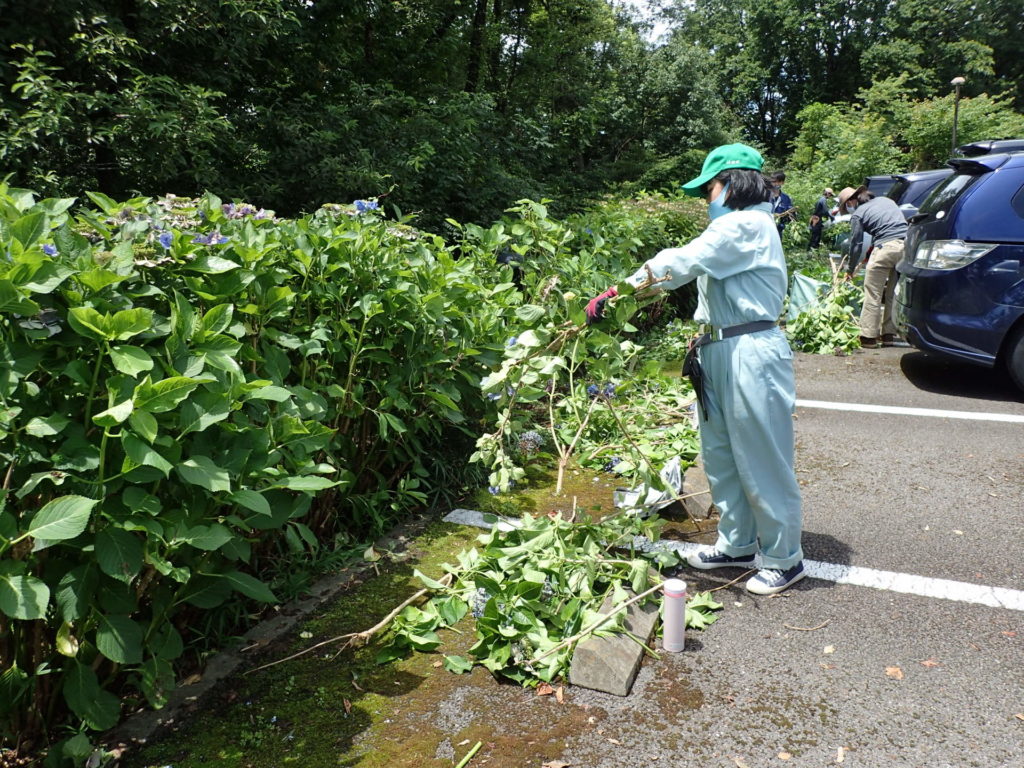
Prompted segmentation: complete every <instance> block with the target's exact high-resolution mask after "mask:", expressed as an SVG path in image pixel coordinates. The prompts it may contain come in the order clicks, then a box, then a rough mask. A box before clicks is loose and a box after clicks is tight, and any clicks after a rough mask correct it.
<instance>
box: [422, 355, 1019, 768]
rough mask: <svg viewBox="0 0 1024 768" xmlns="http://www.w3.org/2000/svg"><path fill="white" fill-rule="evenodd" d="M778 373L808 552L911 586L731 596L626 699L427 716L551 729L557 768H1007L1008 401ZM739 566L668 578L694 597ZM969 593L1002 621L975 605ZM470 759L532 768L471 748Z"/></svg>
mask: <svg viewBox="0 0 1024 768" xmlns="http://www.w3.org/2000/svg"><path fill="white" fill-rule="evenodd" d="M796 368H797V394H798V398H799V402H798V407H797V414H796V418H797V421H796V432H797V473H798V477H799V479H800V482H801V486H802V490H803V500H804V536H803V544H804V550H805V556H806V558H808V560H813V561H818V562H820V563H822V564H833V565H835V566H837V567H838V568H839V569H840V570H843V569H846V570H850V569H853V570H857V571H858V572H864V573H879V574H884V575H886V578H883V579H881V580H880V581H879V586H880V587H882V586H884V585H886V584H889V583H904V582H906V583H909V584H910V585H911V586H910V587H909V588H908V590H905V591H893V589H890V588H887V587H886V588H876V587H871V586H861V585H858V584H851V583H842V580H836V579H832V580H830V579H825V578H807V579H805V580H804V581H803V582H801V583H799V584H797V585H796V586H794V587H793V588H792V589H790V590H789V591H788V592H786V593H783V594H782V595H778V596H775V597H767V598H766V597H754V596H752V595H749V594H747V593H746V592H745V591H744V590H743V589H742V582H740V583H739V584H737V585H734V586H731V587H728V588H726V589H723V590H721V591H718V592H716V593H715V594H716V596H717V597H718V598H719V599H721V600H722V602H724V604H725V608H724V609H723V611H722V612H721V618H720V619H719V621H718V622H717V623H716V624H714V625H713V626H712V627H711V628H709V629H708V630H706V631H705V632H691V633H688V638H687V648H686V650H685V651H683V652H682V653H678V654H664V655H663V657H662V658H661V659H660V660H653V659H648V660H646V661H645V662H644V664H643V666H642V668H641V671H640V674H639V676H638V678H637V681H636V683H635V684H634V687H633V691H632V693H631V694H630V696H628V697H625V698H619V697H615V696H610V695H606V694H601V693H597V692H594V691H588V690H585V689H582V688H577V687H574V688H571V689H569V690H568V691H567V694H566V696H565V701H564V703H563V704H561V705H558V704H556V703H555V702H554V701H553V697H537V696H534V695H532V694H530V693H529V692H525V691H515V692H513V691H510V690H509V689H508V688H507V687H501V689H500V690H495V689H493V688H490V689H489V688H488V687H481V688H477V689H474V690H473V691H472V692H469V693H467V692H463V693H461V694H460V698H459V700H458V701H457V702H456V701H454V700H453V701H450V702H442V704H441V708H440V710H439V712H440V715H441V716H442V717H444V716H449V717H456V718H457V722H458V723H461V724H467V723H470V722H474V721H475V722H478V723H479V722H481V721H483V722H486V723H487V724H488V727H489V728H490V730H491V733H492V734H493V738H494V739H495V740H497V741H499V742H501V743H505V744H507V743H508V741H506V740H508V739H516V737H517V736H518V737H519V738H521V739H524V740H525V741H524V742H523V743H525V744H531V745H532V744H535V743H537V742H536V741H535V740H526V739H528V738H532V739H536V738H537V734H538V733H543V732H544V730H545V727H554V725H553V724H554V723H556V722H559V721H560V722H566V721H567V718H569V719H570V720H571V721H572V722H574V723H576V726H574V728H573V729H570V730H569V732H566V731H565V730H564V729H559V731H558V733H557V735H556V734H555V733H554V732H552V733H551V739H550V743H548V744H547V747H546V748H545V750H544V754H545V755H548V756H552V757H553V756H556V755H557V759H554V760H549V761H548V762H547V763H544V765H547V766H556V767H557V768H560V767H562V766H572V768H631V767H632V766H637V767H639V766H658V765H665V766H668V765H674V766H702V767H704V766H725V767H726V768H762V767H764V766H833V765H843V766H845V767H847V768H854V767H856V768H903V767H904V766H907V767H913V768H944V767H945V766H950V767H951V768H952V767H954V766H955V767H956V768H967V767H969V766H978V767H979V768H981V767H984V768H1024V562H1022V552H1024V546H1022V545H1024V402H1022V398H1021V396H1020V394H1019V393H1017V392H1016V391H1015V390H1014V389H1013V387H1012V385H1011V384H1010V383H1009V381H1008V380H1007V379H1006V377H1005V376H1004V375H1002V374H1000V373H999V372H998V371H989V370H986V369H983V368H975V367H971V366H966V365H963V366H961V365H957V364H954V363H948V362H944V361H941V360H938V359H934V358H930V357H927V356H925V355H923V354H921V353H919V352H917V351H914V350H909V349H897V348H888V349H879V350H864V351H860V352H858V353H856V354H854V355H852V356H848V357H829V356H810V355H798V356H797V361H796ZM860 406H868V408H863V407H860ZM875 406H884V407H885V408H887V409H889V410H887V411H884V412H878V411H877V410H872V409H871V407H875ZM837 408H842V410H838V409H837ZM943 412H945V414H955V416H950V415H944V413H943ZM741 573H742V571H739V570H736V571H732V570H722V571H715V572H697V571H689V572H686V571H684V573H683V574H682V576H683V578H686V579H687V581H688V582H689V583H690V587H691V590H704V589H710V588H714V587H717V586H721V585H724V584H726V583H727V582H729V581H730V580H732V579H733V578H735V577H737V576H739V575H740V574H741ZM911 577H913V578H911ZM922 584H923V585H926V586H927V585H929V584H940V585H941V586H942V589H939V590H938V592H939V593H941V594H943V595H945V597H941V598H940V597H934V596H930V595H932V594H934V592H935V590H932V591H929V589H927V588H924V589H922V588H920V587H921V585H922ZM986 587H988V588H996V591H999V592H1000V594H1001V595H1003V599H1004V602H1003V603H1000V605H1009V606H1011V607H993V605H991V604H984V603H983V602H979V601H978V600H977V599H976V596H977V594H978V591H979V590H978V588H986ZM982 591H984V590H982ZM555 707H559V709H558V710H556V709H554V708H555ZM545 723H547V724H549V725H548V726H545ZM453 724H454V723H453ZM458 731H459V728H457V727H455V728H453V729H452V731H451V733H452V737H453V738H455V737H456V736H457V733H458ZM453 743H455V742H453ZM500 751H501V750H498V752H500ZM475 760H476V759H475ZM479 760H482V761H484V762H481V763H480V765H481V766H483V765H485V764H486V765H488V766H489V768H495V767H496V766H515V765H524V766H531V767H532V768H539V765H538V762H539V761H536V760H535V759H527V757H526V756H525V755H522V756H518V757H517V755H516V754H515V753H512V754H504V755H502V754H498V753H496V752H495V751H494V750H492V749H488V748H487V747H486V746H485V748H484V750H482V751H481V753H480V755H479ZM472 765H473V766H474V768H475V765H476V762H474V763H473V764H472Z"/></svg>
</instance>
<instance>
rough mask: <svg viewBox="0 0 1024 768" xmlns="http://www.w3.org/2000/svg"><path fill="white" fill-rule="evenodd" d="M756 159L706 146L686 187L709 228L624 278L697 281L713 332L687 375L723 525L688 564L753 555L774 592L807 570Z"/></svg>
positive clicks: (788, 368) (674, 284)
mask: <svg viewBox="0 0 1024 768" xmlns="http://www.w3.org/2000/svg"><path fill="white" fill-rule="evenodd" d="M763 163H764V160H763V159H762V158H761V155H760V154H758V152H757V151H756V150H754V149H752V148H751V147H748V146H746V145H744V144H727V145H725V146H721V147H718V148H717V149H715V150H712V151H711V152H710V153H709V154H708V156H707V158H706V159H705V160H704V167H703V169H702V170H701V173H700V175H699V176H698V177H697V178H695V179H693V180H692V181H689V182H687V183H686V184H684V185H683V191H684V193H685V194H687V195H690V196H692V197H698V196H702V197H704V199H705V200H706V201H707V203H708V216H709V217H710V218H711V223H710V224H709V225H708V227H707V229H705V230H704V232H703V233H701V234H700V235H699V236H697V237H696V238H695V239H693V240H691V241H690V242H689V243H686V244H685V245H683V246H680V247H678V248H666V249H665V250H662V251H659V252H658V253H657V254H656V255H655V256H654V257H653V258H651V259H650V260H649V261H647V262H646V263H645V264H644V265H643V266H642V267H641V268H640V269H639V270H637V271H636V272H635V273H634V274H633V275H632V276H630V277H628V278H626V282H627V283H629V284H631V285H633V286H634V287H637V286H648V285H650V279H651V276H653V279H655V280H660V281H661V282H659V283H657V284H656V286H655V289H656V290H671V289H674V288H678V287H679V286H681V285H684V284H686V283H689V282H691V281H693V280H696V281H697V294H698V303H697V311H696V313H695V314H694V317H695V319H696V320H697V321H698V322H701V323H709V324H710V330H709V332H708V333H705V334H704V335H702V336H700V337H698V338H697V339H695V340H694V341H693V343H692V344H691V348H690V352H689V353H688V354H687V363H686V365H684V371H686V372H687V374H688V375H689V376H690V378H691V381H693V384H694V392H695V393H696V394H697V398H698V404H699V407H698V409H697V410H698V421H699V425H700V436H701V454H702V457H703V459H704V468H705V471H706V472H707V476H708V481H709V484H710V486H711V498H712V500H713V501H714V503H715V506H716V507H717V509H718V511H719V515H720V517H719V522H718V541H717V543H716V544H715V545H714V546H710V547H704V548H703V549H701V550H700V551H698V552H697V553H695V554H693V555H690V556H689V557H688V558H687V562H688V563H689V565H690V566H691V567H693V568H698V569H700V570H708V569H712V568H728V567H741V568H753V567H754V555H755V554H756V553H757V552H758V551H760V554H761V567H760V570H759V571H758V572H757V574H756V575H755V576H753V577H751V578H750V579H749V580H748V581H747V582H746V588H747V590H748V591H750V592H752V593H754V594H757V595H773V594H776V593H778V592H781V591H783V590H784V589H787V588H789V587H790V586H792V585H793V584H795V583H796V582H797V581H799V580H800V579H802V578H803V577H804V575H805V574H804V567H803V551H802V549H801V544H800V536H801V525H802V511H801V499H800V486H799V485H798V484H797V479H796V474H795V472H794V468H793V455H794V438H793V408H794V405H795V403H796V385H795V381H794V374H793V352H792V350H791V349H790V346H789V343H788V342H787V340H786V336H785V334H784V333H783V332H782V330H781V329H780V328H779V327H778V324H777V320H778V318H779V316H780V314H781V313H782V304H783V301H784V299H785V297H786V287H787V274H786V259H785V256H784V255H783V252H782V242H781V241H780V240H779V237H778V233H777V230H776V228H775V219H774V217H773V216H772V204H771V202H770V201H771V193H772V188H771V186H770V185H769V183H768V181H767V179H766V178H765V177H764V176H763V175H762V174H761V166H762V164H763ZM648 270H650V272H648ZM666 278H667V279H666ZM617 295H618V291H617V289H616V288H614V287H613V288H609V289H608V290H607V291H605V292H604V293H602V294H600V295H599V296H596V297H594V298H593V299H592V300H591V301H590V303H589V304H587V308H586V312H587V322H588V323H592V322H597V321H598V320H600V319H601V318H602V317H603V313H604V307H605V303H606V302H607V301H608V300H609V299H610V298H612V297H614V296H617Z"/></svg>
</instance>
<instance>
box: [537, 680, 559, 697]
mask: <svg viewBox="0 0 1024 768" xmlns="http://www.w3.org/2000/svg"><path fill="white" fill-rule="evenodd" d="M554 692H555V689H554V688H552V687H551V686H550V685H548V684H547V683H541V684H540V685H538V686H537V695H538V696H550V695H551V694H552V693H554Z"/></svg>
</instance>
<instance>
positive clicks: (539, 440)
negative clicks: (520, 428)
mask: <svg viewBox="0 0 1024 768" xmlns="http://www.w3.org/2000/svg"><path fill="white" fill-rule="evenodd" d="M542 445H544V438H543V437H542V436H541V435H540V433H539V432H536V431H534V430H532V429H531V430H529V431H528V432H523V434H521V435H520V436H519V450H520V452H522V453H523V454H525V455H526V456H533V455H534V454H535V453H537V452H538V451H539V450H540V449H541V446H542Z"/></svg>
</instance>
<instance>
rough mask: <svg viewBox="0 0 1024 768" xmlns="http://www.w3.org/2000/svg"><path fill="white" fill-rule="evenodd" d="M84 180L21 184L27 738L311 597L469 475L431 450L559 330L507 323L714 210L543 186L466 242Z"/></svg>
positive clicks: (8, 288) (20, 622) (6, 365)
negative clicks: (349, 558)
mask: <svg viewBox="0 0 1024 768" xmlns="http://www.w3.org/2000/svg"><path fill="white" fill-rule="evenodd" d="M88 197H89V199H90V201H91V203H92V205H89V206H83V207H80V208H77V209H75V208H74V207H73V206H74V203H75V201H74V200H71V199H55V198H51V199H44V200H37V198H36V196H35V195H34V194H33V193H31V192H29V191H27V190H24V189H17V188H11V187H8V186H6V185H0V245H2V247H3V249H4V252H5V254H6V255H7V261H6V262H5V263H6V264H7V266H6V268H5V270H3V271H2V273H0V370H2V371H3V375H2V376H0V396H2V397H3V403H4V408H3V411H2V413H0V428H2V430H3V434H2V438H3V440H2V442H0V457H2V459H3V461H4V464H5V466H6V467H7V470H6V477H7V487H8V488H9V491H8V492H7V493H6V494H5V496H4V498H3V506H2V507H0V555H2V556H3V560H2V561H0V622H2V626H3V628H4V633H3V634H2V635H0V644H2V651H3V655H4V658H5V659H10V660H11V662H12V665H11V667H10V669H9V670H8V672H7V673H6V674H5V676H4V682H3V684H4V686H5V691H6V694H7V695H5V697H4V700H5V702H10V704H9V705H7V706H6V708H5V709H4V710H3V711H2V712H0V714H2V716H3V720H2V721H0V722H2V727H3V729H4V734H5V738H6V737H8V736H11V735H13V734H15V733H20V734H30V733H31V734H34V733H38V732H40V731H42V730H44V729H45V728H46V727H48V726H51V725H54V724H56V723H58V722H62V721H68V722H71V723H82V724H84V726H85V727H86V728H88V729H94V730H99V729H105V728H107V727H110V726H111V725H112V724H113V723H115V722H116V721H117V719H118V718H119V714H120V707H121V703H120V699H119V698H118V695H117V694H119V693H124V692H125V691H126V690H128V689H134V690H136V691H137V692H138V696H139V697H141V698H142V699H144V700H145V701H146V702H147V703H148V704H149V705H150V706H154V707H160V706H162V705H163V703H164V702H165V701H166V696H167V693H168V692H169V690H170V689H171V688H172V687H173V682H174V677H175V674H174V668H175V664H176V662H178V660H180V659H181V658H182V657H183V654H185V653H186V652H187V651H189V650H194V649H196V648H197V646H198V645H199V644H201V643H203V642H207V641H206V640H205V639H204V637H203V635H204V634H205V633H207V632H208V633H211V634H212V635H216V634H217V633H224V632H228V631H233V630H234V629H235V628H236V626H237V625H233V624H232V622H233V621H235V622H237V621H238V620H239V619H240V618H241V611H242V610H243V607H242V605H241V602H242V601H253V602H254V603H256V604H261V603H264V604H265V603H273V602H276V600H277V596H278V595H277V592H276V590H272V589H271V586H272V585H271V584H268V583H267V579H268V577H271V578H273V577H274V574H279V579H280V580H281V581H284V582H285V583H286V584H288V592H292V591H294V590H295V589H297V588H298V587H299V584H300V582H296V581H295V579H294V577H293V576H292V575H291V573H290V572H292V571H294V570H296V568H295V567H294V566H289V564H294V563H296V562H297V561H299V560H307V559H309V560H319V561H322V562H328V561H329V560H330V557H331V551H332V549H333V547H335V546H337V547H340V548H341V549H342V550H344V551H351V549H352V548H353V546H354V541H356V540H358V539H359V538H360V537H365V536H368V535H374V534H376V533H378V532H380V531H381V530H382V529H383V528H385V527H386V526H389V525H390V524H392V523H393V522H394V521H395V520H396V519H398V518H400V517H402V516H403V515H405V514H407V513H408V512H409V511H410V510H412V509H415V508H420V507H422V506H423V505H424V504H427V503H429V502H430V500H431V499H432V498H434V497H436V496H437V495H438V494H440V493H443V492H445V491H444V488H443V487H442V485H445V486H450V485H453V484H454V485H455V486H456V487H458V485H460V484H461V483H460V481H459V478H458V475H457V474H453V471H452V470H438V469H437V465H439V464H440V465H446V464H454V466H456V467H459V466H462V461H461V459H464V458H465V453H468V450H467V449H468V446H469V444H470V443H471V439H472V438H473V437H475V436H476V435H477V434H478V432H477V430H478V428H479V427H478V425H480V424H481V423H483V422H482V419H484V418H485V417H489V416H491V415H493V414H494V408H495V405H494V404H492V403H491V402H490V401H489V400H487V399H486V398H485V397H484V393H483V392H482V391H481V387H480V383H481V379H482V378H485V374H488V371H492V370H493V369H494V368H495V367H497V366H500V365H501V364H502V361H503V360H504V359H507V355H508V354H509V352H510V350H512V349H513V348H518V349H532V350H537V349H538V348H539V347H540V346H541V345H542V344H543V342H542V341H541V336H540V335H539V334H540V333H541V331H537V332H534V336H533V337H531V336H530V335H529V332H525V333H523V334H521V340H520V341H519V342H518V344H516V345H511V346H510V345H507V344H506V339H507V334H508V329H509V327H510V324H511V323H517V324H518V323H524V322H528V323H531V324H534V325H538V326H540V325H543V324H542V323H540V319H541V318H542V317H543V316H547V315H548V312H549V310H550V311H555V312H557V313H561V314H560V315H559V317H575V316H578V315H580V313H581V307H582V299H580V298H579V297H578V296H573V295H572V293H571V292H569V291H565V292H562V291H561V290H554V283H555V281H556V280H557V281H564V283H563V285H564V286H570V285H571V286H576V287H577V289H578V290H580V291H581V292H582V291H589V290H591V289H592V287H593V286H596V285H599V284H602V282H603V280H604V278H603V277H602V275H603V274H605V273H607V271H608V270H611V269H614V270H615V271H622V270H624V269H626V267H627V265H628V264H629V263H630V262H631V261H633V259H637V258H640V254H641V253H642V252H644V251H649V250H651V249H653V248H654V247H655V242H657V245H662V244H663V241H664V239H665V238H669V237H672V236H673V235H674V234H679V233H682V232H687V231H689V230H690V229H691V228H692V227H693V226H695V224H694V223H693V222H692V221H691V219H690V217H689V213H688V211H689V210H690V209H689V208H688V207H686V206H683V207H681V208H676V207H675V206H674V204H673V203H672V202H671V201H669V200H665V199H662V198H651V199H650V200H649V201H646V202H645V201H643V200H642V201H639V202H638V203H636V204H631V205H625V204H624V205H615V204H613V203H611V202H609V203H606V204H605V205H603V206H602V207H601V209H600V210H599V211H598V212H596V213H593V214H589V215H588V216H583V217H579V218H578V219H576V220H574V221H573V222H571V223H569V222H564V221H558V220H555V219H551V218H549V217H548V215H547V211H546V208H545V206H544V204H543V203H536V202H532V201H525V200H524V201H522V202H521V203H520V204H519V205H518V206H517V207H516V208H515V209H514V210H512V211H510V215H509V216H507V217H506V218H505V219H504V220H503V221H502V222H499V223H498V224H496V225H495V226H494V227H492V228H490V229H488V230H483V229H481V228H479V227H475V226H473V225H466V226H464V227H463V226H462V225H460V224H458V223H457V222H454V221H453V222H451V226H452V227H453V228H454V229H455V231H457V232H459V233H460V236H461V241H460V243H459V247H458V251H459V254H460V258H459V259H458V260H455V259H454V258H453V255H452V250H453V249H452V248H450V247H449V246H448V245H447V244H446V243H444V242H443V241H441V240H440V238H438V237H435V236H430V235H424V234H423V233H421V232H418V231H417V230H414V229H413V228H411V227H409V226H408V225H407V224H405V223H403V222H388V221H386V220H384V219H383V218H382V217H381V216H380V215H379V210H378V209H377V207H376V203H375V202H374V201H359V205H358V206H355V205H353V206H348V205H345V206H342V205H330V206H326V207H325V208H323V209H321V210H319V211H317V212H316V213H315V214H313V215H311V216H307V217H304V218H301V219H295V220H284V219H276V218H274V217H273V215H272V213H269V212H267V211H263V210H257V209H256V208H254V207H252V206H249V205H245V204H239V203H227V204H222V202H221V201H220V200H219V199H217V198H216V197H214V196H212V195H207V196H205V197H204V198H202V199H199V200H193V199H185V198H175V197H172V196H169V197H165V198H161V199H158V200H153V199H151V198H144V197H141V198H135V199H132V200H128V201H126V202H118V201H116V200H114V199H112V198H110V197H108V196H106V195H104V194H101V193H93V192H91V193H88ZM652 217H653V218H655V219H658V221H657V222H655V223H647V222H646V221H645V220H646V219H648V218H652ZM638 234H641V235H643V236H644V237H648V238H651V241H650V242H644V241H642V240H640V239H639V237H638V236H637V235H638ZM506 247H507V248H511V249H512V250H513V251H515V252H516V253H519V254H521V255H522V256H523V258H524V259H526V261H525V262H524V264H523V270H524V280H523V282H524V292H523V293H521V292H520V291H518V290H517V289H516V287H515V285H514V283H513V282H511V281H510V280H508V278H509V277H510V274H509V268H508V267H499V266H497V265H495V263H494V255H495V252H496V251H497V250H499V249H500V248H506ZM553 308H554V309H553ZM607 338H608V339H610V338H611V337H607ZM603 343H604V344H605V345H618V342H613V341H605V342H603ZM624 344H626V345H627V346H628V342H624ZM606 365H607V364H606ZM490 375H493V373H492V374H490ZM523 384H524V386H523V387H522V391H523V392H527V391H528V390H529V387H530V386H532V385H531V384H530V382H523ZM488 391H489V390H488ZM506 397H508V396H507V395H506ZM499 405H500V404H499ZM460 451H465V453H460ZM449 457H452V458H454V457H459V460H456V461H454V462H452V461H448V460H447V459H448V458H449ZM303 567H305V568H308V566H303ZM283 574H288V576H287V578H281V576H282V575H283ZM215 608H216V609H218V610H216V611H213V610H211V609H215ZM422 618H423V617H411V618H410V624H409V627H410V628H415V629H416V634H417V636H422V637H425V638H427V640H425V641H423V642H425V643H429V637H430V636H429V633H430V632H431V631H433V630H431V629H430V628H428V627H426V626H425V625H424V623H423V621H421V619H422ZM449 618H450V617H449ZM413 619H415V620H413ZM428 623H429V622H428ZM69 748H70V747H69ZM68 754H70V753H68Z"/></svg>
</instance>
